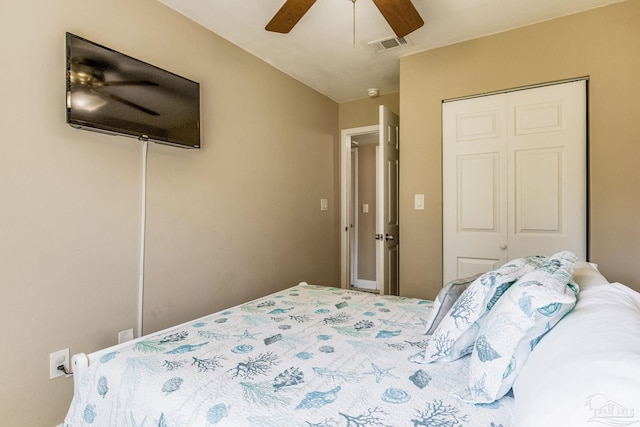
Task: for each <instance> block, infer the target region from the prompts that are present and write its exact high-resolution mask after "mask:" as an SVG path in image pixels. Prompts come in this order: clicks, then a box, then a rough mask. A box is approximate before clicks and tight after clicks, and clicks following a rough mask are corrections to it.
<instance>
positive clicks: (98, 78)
mask: <svg viewBox="0 0 640 427" xmlns="http://www.w3.org/2000/svg"><path fill="white" fill-rule="evenodd" d="M109 68H113V67H110V66H109V64H107V63H106V62H103V61H98V60H93V59H89V58H73V60H72V66H71V69H70V70H69V77H70V81H71V84H72V85H74V86H75V87H77V88H81V89H83V90H85V91H86V92H87V93H91V94H95V95H97V96H99V97H101V98H107V99H111V100H113V101H116V102H119V103H121V104H124V105H127V106H129V107H131V108H135V109H136V110H138V111H142V112H143V113H146V114H148V115H150V116H159V114H158V113H156V112H155V111H153V110H150V109H148V108H146V107H143V106H142V105H140V104H137V103H135V102H132V101H129V100H127V99H124V98H122V97H120V96H117V95H115V94H113V93H108V92H105V91H104V90H102V88H106V87H109V86H158V84H157V83H153V82H150V81H147V80H136V81H133V80H129V81H107V80H106V79H105V75H104V71H103V70H105V69H109Z"/></svg>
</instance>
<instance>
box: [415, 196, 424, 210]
mask: <svg viewBox="0 0 640 427" xmlns="http://www.w3.org/2000/svg"><path fill="white" fill-rule="evenodd" d="M413 208H414V209H415V210H417V211H423V210H424V194H416V195H414V201H413Z"/></svg>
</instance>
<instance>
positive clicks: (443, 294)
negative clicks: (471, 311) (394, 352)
mask: <svg viewBox="0 0 640 427" xmlns="http://www.w3.org/2000/svg"><path fill="white" fill-rule="evenodd" d="M479 276H480V274H476V275H475V276H473V277H465V278H463V279H456V280H452V281H451V282H449V283H447V284H446V285H445V286H444V287H443V288H442V289H441V290H440V292H438V296H437V297H436V299H435V301H434V302H433V308H432V309H431V313H430V314H429V318H428V319H427V324H426V325H425V335H431V334H433V333H434V332H435V330H436V328H437V327H438V325H440V322H442V319H444V316H445V315H446V314H447V312H448V311H449V310H450V309H451V307H452V306H453V304H454V303H455V302H456V301H457V300H458V298H459V297H460V295H462V293H463V292H464V291H466V290H467V288H468V287H469V285H471V283H473V281H474V280H476V279H477V278H478V277H479Z"/></svg>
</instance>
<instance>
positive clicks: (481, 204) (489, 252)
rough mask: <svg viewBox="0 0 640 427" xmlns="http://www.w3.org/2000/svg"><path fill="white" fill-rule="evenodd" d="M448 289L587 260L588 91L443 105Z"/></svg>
mask: <svg viewBox="0 0 640 427" xmlns="http://www.w3.org/2000/svg"><path fill="white" fill-rule="evenodd" d="M442 114H443V280H444V282H447V281H449V280H453V279H454V278H457V277H465V276H471V275H473V274H476V273H480V272H484V271H488V270H490V269H494V268H497V267H498V266H499V265H501V264H503V263H504V262H506V261H508V260H509V259H513V258H518V257H522V256H527V255H534V254H541V255H551V254H552V253H554V252H557V251H559V250H563V249H567V250H571V251H573V252H575V253H576V254H577V255H578V256H579V257H580V259H583V260H584V259H586V252H587V223H586V218H587V203H586V188H587V184H586V179H587V160H586V132H587V124H586V117H587V116H586V82H585V81H584V80H582V81H576V82H570V83H562V84H555V85H549V86H543V87H537V88H532V89H525V90H519V91H513V92H508V93H500V94H495V95H489V96H483V97H478V98H470V99H464V100H459V101H452V102H446V103H444V104H443V111H442Z"/></svg>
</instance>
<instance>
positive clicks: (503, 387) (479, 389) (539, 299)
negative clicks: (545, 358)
mask: <svg viewBox="0 0 640 427" xmlns="http://www.w3.org/2000/svg"><path fill="white" fill-rule="evenodd" d="M577 258H578V257H577V256H576V255H575V254H574V253H572V252H568V251H564V252H560V253H557V254H555V255H553V256H552V257H551V258H549V259H548V260H547V261H546V262H545V263H544V264H543V265H542V266H541V267H540V268H538V269H537V270H535V271H533V272H530V273H527V274H525V275H524V276H522V277H521V278H520V279H519V280H518V281H517V282H516V283H515V284H514V285H513V286H512V287H510V288H509V289H508V290H507V291H506V292H505V294H504V295H503V296H502V298H501V299H500V300H499V301H498V302H497V303H496V305H495V307H494V308H493V310H492V311H490V312H489V313H488V314H487V316H486V317H485V318H483V319H482V321H481V322H480V323H481V325H480V330H479V332H478V339H477V340H476V343H475V346H474V349H473V353H472V355H471V360H470V363H469V375H470V376H469V384H468V387H467V388H466V389H465V390H464V391H462V392H460V393H458V394H457V395H458V397H460V398H461V399H462V400H464V401H467V402H471V403H491V402H493V401H495V400H497V399H499V398H501V397H502V396H504V395H505V394H506V393H507V392H508V391H509V390H510V389H511V386H512V385H513V382H514V381H515V379H516V378H517V376H518V373H519V372H520V370H521V369H522V366H523V365H524V363H525V361H526V360H527V358H528V357H529V354H530V353H531V351H532V350H533V349H534V347H535V346H536V345H537V344H538V342H539V341H540V339H541V338H542V336H543V335H544V334H546V333H547V332H548V331H549V330H550V329H551V328H552V327H553V326H554V325H555V324H556V323H558V321H560V319H562V317H563V316H564V315H565V314H567V313H568V312H569V311H571V309H572V308H573V307H574V305H575V303H576V294H577V293H578V286H577V285H575V284H573V283H569V281H570V280H571V277H572V273H573V267H574V263H575V261H576V259H577Z"/></svg>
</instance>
